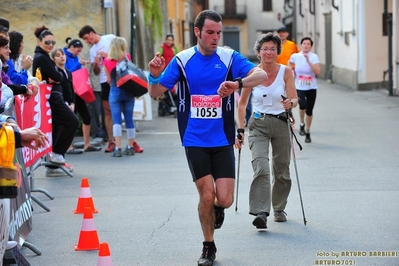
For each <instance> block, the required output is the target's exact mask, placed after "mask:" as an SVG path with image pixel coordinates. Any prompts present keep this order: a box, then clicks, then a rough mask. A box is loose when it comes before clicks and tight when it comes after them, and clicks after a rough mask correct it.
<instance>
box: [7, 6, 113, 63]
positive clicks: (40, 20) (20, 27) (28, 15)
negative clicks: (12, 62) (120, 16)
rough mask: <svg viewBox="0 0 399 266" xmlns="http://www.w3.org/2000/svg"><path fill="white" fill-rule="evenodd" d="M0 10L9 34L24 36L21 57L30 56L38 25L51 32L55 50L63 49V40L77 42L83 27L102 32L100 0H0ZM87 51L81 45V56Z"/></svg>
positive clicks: (34, 45)
mask: <svg viewBox="0 0 399 266" xmlns="http://www.w3.org/2000/svg"><path fill="white" fill-rule="evenodd" d="M0 6H1V8H0V10H1V11H0V16H1V17H5V18H7V19H8V20H9V21H10V30H16V31H19V32H21V33H22V34H23V35H24V46H25V49H24V52H23V53H24V54H29V55H32V56H33V51H34V49H35V47H36V45H37V39H36V37H35V35H34V34H33V32H34V30H35V28H36V27H39V26H41V25H46V26H47V27H48V28H49V29H50V30H51V31H52V32H53V34H54V38H55V40H56V41H57V44H56V47H64V46H66V43H65V39H66V38H67V37H71V38H73V39H75V38H79V36H78V33H79V30H80V29H81V27H82V26H84V25H87V24H88V25H91V26H92V27H93V28H94V29H95V30H96V31H97V33H99V34H103V33H104V31H105V21H104V8H103V1H102V0H79V1H57V0H45V1H38V0H34V1H30V0H2V1H1V4H0ZM88 50H89V47H88V45H85V49H84V50H83V52H82V55H85V54H87V53H88Z"/></svg>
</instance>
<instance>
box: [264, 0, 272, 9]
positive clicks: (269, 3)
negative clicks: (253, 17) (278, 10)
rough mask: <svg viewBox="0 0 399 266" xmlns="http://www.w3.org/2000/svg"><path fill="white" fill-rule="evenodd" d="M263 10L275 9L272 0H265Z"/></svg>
mask: <svg viewBox="0 0 399 266" xmlns="http://www.w3.org/2000/svg"><path fill="white" fill-rule="evenodd" d="M263 11H273V8H272V0H263Z"/></svg>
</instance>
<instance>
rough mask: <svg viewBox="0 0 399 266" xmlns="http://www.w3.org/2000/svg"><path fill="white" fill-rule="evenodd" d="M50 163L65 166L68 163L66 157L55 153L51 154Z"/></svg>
mask: <svg viewBox="0 0 399 266" xmlns="http://www.w3.org/2000/svg"><path fill="white" fill-rule="evenodd" d="M49 161H50V162H52V163H59V164H64V163H65V162H66V161H65V158H64V156H62V155H61V154H58V153H54V152H50V154H49Z"/></svg>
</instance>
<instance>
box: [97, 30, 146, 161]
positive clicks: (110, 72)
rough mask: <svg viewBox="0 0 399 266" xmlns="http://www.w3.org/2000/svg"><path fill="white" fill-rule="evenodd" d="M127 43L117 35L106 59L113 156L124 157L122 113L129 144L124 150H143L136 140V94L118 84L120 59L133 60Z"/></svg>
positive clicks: (133, 152) (125, 152) (129, 153)
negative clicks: (113, 142) (134, 119)
mask: <svg viewBox="0 0 399 266" xmlns="http://www.w3.org/2000/svg"><path fill="white" fill-rule="evenodd" d="M126 48H127V43H126V40H125V39H124V38H122V37H116V38H114V39H113V40H112V41H111V45H110V49H109V53H108V57H106V58H105V59H104V66H105V72H106V74H107V80H108V81H109V83H110V85H111V91H110V94H109V103H110V107H111V114H112V120H113V122H114V125H113V133H114V139H115V150H114V152H113V154H112V156H113V157H122V150H121V138H122V113H123V117H124V118H125V124H126V129H127V140H128V145H127V146H126V149H125V150H124V151H123V154H124V155H134V154H135V153H136V152H143V149H142V148H141V147H140V146H139V145H138V144H137V142H136V141H135V137H136V129H135V128H134V122H133V109H134V100H135V98H134V96H133V95H130V94H129V93H128V92H126V91H124V90H121V89H119V88H118V87H117V86H116V77H115V67H116V65H117V64H118V62H119V61H121V60H125V57H127V58H128V59H129V60H131V57H130V55H129V54H127V53H126Z"/></svg>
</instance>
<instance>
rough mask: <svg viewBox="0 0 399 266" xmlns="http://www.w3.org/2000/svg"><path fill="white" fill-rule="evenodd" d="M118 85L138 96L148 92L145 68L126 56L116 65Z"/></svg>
mask: <svg viewBox="0 0 399 266" xmlns="http://www.w3.org/2000/svg"><path fill="white" fill-rule="evenodd" d="M115 80H116V86H117V87H118V88H120V89H122V90H124V91H126V92H128V93H130V94H132V95H133V96H134V97H136V98H138V97H140V96H143V95H144V94H146V93H147V92H148V81H147V77H146V76H145V74H144V72H143V70H141V69H139V68H138V67H137V66H136V65H135V64H133V62H131V61H129V60H128V59H127V58H126V57H125V58H124V59H123V60H121V61H119V62H118V64H117V65H116V67H115Z"/></svg>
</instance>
